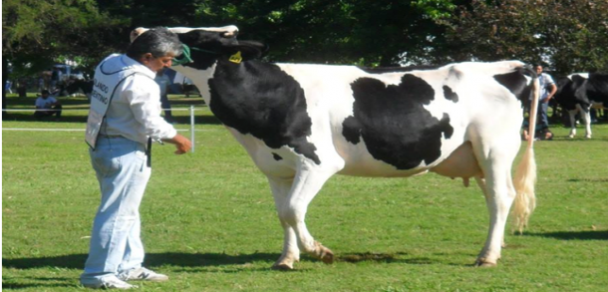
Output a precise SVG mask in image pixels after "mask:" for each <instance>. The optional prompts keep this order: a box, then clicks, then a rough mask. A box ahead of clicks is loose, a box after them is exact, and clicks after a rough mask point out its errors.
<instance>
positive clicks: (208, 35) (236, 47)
mask: <svg viewBox="0 0 608 292" xmlns="http://www.w3.org/2000/svg"><path fill="white" fill-rule="evenodd" d="M146 30H148V29H146V28H141V27H140V28H136V29H134V30H133V31H132V32H131V41H133V40H134V39H135V38H137V37H138V36H139V35H140V34H142V33H143V32H145V31H146ZM169 30H170V31H172V32H174V33H176V34H177V36H178V37H179V40H180V41H181V42H182V44H183V45H184V53H183V54H182V56H180V57H178V58H176V60H174V66H175V65H181V66H186V67H192V68H195V69H201V70H206V69H208V68H209V67H211V66H212V65H213V64H214V63H215V62H217V61H218V60H232V61H233V62H240V61H247V60H251V59H254V58H258V57H260V56H262V54H263V53H264V52H265V51H266V46H265V45H264V44H262V43H259V42H254V41H239V40H237V38H236V36H237V34H238V31H239V29H238V28H237V27H236V26H234V25H229V26H224V27H200V28H187V27H174V28H169ZM239 58H240V59H239Z"/></svg>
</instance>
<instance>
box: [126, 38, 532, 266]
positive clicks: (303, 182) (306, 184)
mask: <svg viewBox="0 0 608 292" xmlns="http://www.w3.org/2000/svg"><path fill="white" fill-rule="evenodd" d="M170 30H172V31H174V32H175V33H177V34H178V36H179V38H180V41H181V42H182V43H183V44H184V45H185V46H187V47H188V48H189V54H187V55H188V56H184V57H183V58H182V59H181V60H182V61H183V60H184V59H185V60H186V62H180V65H178V66H174V67H173V69H175V70H176V71H178V72H180V73H182V74H184V75H185V76H187V77H188V78H190V79H192V81H193V83H194V84H195V85H196V86H197V87H198V88H199V89H200V91H201V94H202V95H203V98H204V99H205V102H206V103H207V104H208V105H209V106H210V108H211V111H212V112H213V113H214V114H215V116H216V117H217V118H218V119H219V120H220V121H222V123H224V125H225V126H226V127H227V129H228V130H229V131H230V132H231V133H232V134H233V135H234V137H235V138H236V139H237V140H238V141H239V142H240V143H241V144H242V145H243V147H244V148H245V149H246V150H247V152H248V153H249V155H250V156H251V158H252V159H253V161H254V163H255V164H256V166H257V167H258V168H259V169H260V170H261V171H262V172H263V173H264V174H265V175H266V176H267V178H268V182H269V184H270V188H271V190H272V193H273V196H274V200H275V205H276V208H277V213H278V216H279V219H280V222H281V225H282V227H283V229H284V246H283V252H282V254H281V257H280V258H279V259H278V261H277V262H276V263H275V264H274V265H273V267H274V268H277V269H292V268H293V264H294V262H297V261H298V260H299V258H300V251H301V250H303V251H305V252H307V253H309V254H311V255H312V256H314V257H316V258H319V259H321V260H322V261H323V262H325V263H331V262H333V258H334V256H333V253H332V251H331V250H329V249H328V248H326V247H325V246H323V245H322V244H320V243H319V242H318V241H315V239H314V238H313V236H312V235H311V234H310V233H309V231H308V229H307V227H306V224H305V220H304V219H305V216H306V210H307V208H308V205H309V203H310V202H311V201H312V199H313V198H314V197H315V195H316V194H317V193H318V192H319V190H320V189H321V188H322V186H323V184H324V183H325V182H326V181H327V180H328V179H329V178H330V177H331V176H333V175H334V174H345V175H354V176H375V177H408V176H412V175H415V174H420V173H425V172H428V171H431V172H435V173H438V174H440V175H444V176H448V177H452V178H454V177H460V178H463V179H464V180H465V183H468V179H469V178H471V177H473V178H475V180H476V181H477V183H478V185H479V186H480V188H481V189H482V191H483V193H484V195H485V198H486V203H487V207H488V210H489V213H490V228H489V232H488V237H487V240H486V244H485V246H484V247H483V249H482V250H481V252H480V254H479V256H478V258H477V261H476V264H477V265H480V266H494V265H496V263H497V261H498V259H499V258H500V257H501V245H502V243H503V238H504V232H505V224H506V221H507V215H508V212H509V209H510V208H511V205H512V204H513V202H515V205H514V210H513V212H514V215H515V216H516V221H517V222H518V225H519V227H520V230H521V228H523V226H524V225H525V224H526V222H527V220H528V217H529V216H530V214H531V212H532V211H533V209H534V207H535V194H534V183H535V179H536V164H535V161H534V153H533V148H532V145H533V141H532V140H530V141H528V147H527V148H526V151H525V153H524V156H523V158H522V161H521V163H520V165H519V167H518V171H517V172H516V175H515V179H512V177H511V169H512V164H513V161H514V159H515V156H516V155H517V153H518V151H519V149H520V144H521V141H520V138H519V137H520V136H519V131H520V128H521V123H522V116H523V111H522V102H521V101H522V100H528V96H529V94H530V92H532V93H533V94H534V98H535V99H536V100H538V81H537V80H536V79H535V73H534V72H533V71H532V70H531V69H530V68H529V67H527V66H525V65H524V64H523V63H521V62H518V61H503V62H494V63H473V62H468V63H459V64H451V65H447V66H443V67H439V68H437V69H428V70H414V71H407V70H405V69H401V70H399V69H396V70H394V71H392V70H381V71H376V72H374V71H373V70H372V71H366V70H362V69H361V68H358V67H355V66H330V65H313V64H270V63H265V62H261V61H257V60H255V57H258V56H259V55H260V53H261V51H262V50H264V49H265V46H264V45H262V44H260V43H257V42H245V41H238V40H237V39H236V37H235V36H236V35H237V33H238V29H237V28H236V27H235V26H227V27H221V28H175V29H170ZM145 31H146V29H143V28H139V29H136V30H134V31H133V34H132V39H133V38H135V37H137V35H139V34H141V33H143V32H145ZM534 104H536V103H534ZM535 112H536V108H533V109H532V113H535ZM530 116H531V118H532V119H535V117H536V115H535V114H532V115H530ZM530 125H532V127H533V125H535V121H531V122H530ZM530 132H531V133H533V132H534V129H533V128H532V129H530Z"/></svg>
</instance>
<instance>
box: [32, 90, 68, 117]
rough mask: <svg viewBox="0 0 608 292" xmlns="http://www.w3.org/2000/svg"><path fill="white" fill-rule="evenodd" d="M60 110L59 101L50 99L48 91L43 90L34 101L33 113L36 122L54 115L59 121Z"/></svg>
mask: <svg viewBox="0 0 608 292" xmlns="http://www.w3.org/2000/svg"><path fill="white" fill-rule="evenodd" d="M61 109H62V108H61V104H60V103H59V101H58V100H57V99H56V98H54V97H52V96H51V95H50V94H49V91H48V90H46V89H44V90H42V91H41V92H40V96H39V97H38V98H37V99H36V112H34V117H35V118H36V119H37V120H40V119H41V118H44V117H50V116H53V115H55V117H56V118H57V119H59V118H61Z"/></svg>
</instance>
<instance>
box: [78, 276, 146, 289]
mask: <svg viewBox="0 0 608 292" xmlns="http://www.w3.org/2000/svg"><path fill="white" fill-rule="evenodd" d="M80 284H82V286H85V287H87V288H91V289H121V290H127V289H132V288H137V286H135V285H131V284H129V283H127V282H125V281H122V280H120V279H118V278H117V277H116V276H115V275H108V276H105V277H103V278H83V277H80Z"/></svg>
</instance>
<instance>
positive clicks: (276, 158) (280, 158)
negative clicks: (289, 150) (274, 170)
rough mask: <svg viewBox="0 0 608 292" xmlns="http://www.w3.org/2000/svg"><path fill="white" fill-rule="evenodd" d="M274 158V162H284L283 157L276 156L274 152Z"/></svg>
mask: <svg viewBox="0 0 608 292" xmlns="http://www.w3.org/2000/svg"><path fill="white" fill-rule="evenodd" d="M272 158H274V160H276V161H280V160H283V157H281V156H280V155H279V154H276V153H274V152H273V153H272Z"/></svg>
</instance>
